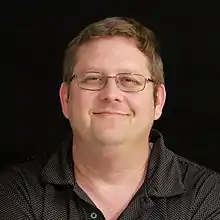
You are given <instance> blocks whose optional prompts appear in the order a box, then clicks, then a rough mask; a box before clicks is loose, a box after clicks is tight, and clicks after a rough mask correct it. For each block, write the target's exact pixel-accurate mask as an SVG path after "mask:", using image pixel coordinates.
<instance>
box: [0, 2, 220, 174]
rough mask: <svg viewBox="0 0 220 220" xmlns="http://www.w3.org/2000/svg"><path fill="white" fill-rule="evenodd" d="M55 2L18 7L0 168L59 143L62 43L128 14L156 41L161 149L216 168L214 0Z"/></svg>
mask: <svg viewBox="0 0 220 220" xmlns="http://www.w3.org/2000/svg"><path fill="white" fill-rule="evenodd" d="M60 2H61V1H59V2H57V3H56V2H52V1H51V2H49V1H44V2H43V3H42V2H40V1H29V3H26V4H23V5H22V4H21V5H20V6H19V7H17V14H18V17H17V27H16V70H15V71H16V72H15V75H16V92H15V94H16V107H15V108H16V109H15V113H16V134H15V135H16V143H15V144H9V142H10V141H9V142H8V144H3V145H2V147H1V149H0V150H1V152H0V155H1V158H0V161H1V164H0V166H1V168H3V167H6V166H8V165H10V164H12V163H16V162H19V161H23V160H28V159H31V158H33V157H37V156H39V155H42V154H45V153H48V152H49V153H50V152H51V151H53V150H54V149H55V148H56V147H58V146H59V145H60V143H61V142H62V140H64V138H65V137H66V134H67V133H68V132H69V131H70V129H69V126H68V122H67V121H66V120H65V119H64V118H63V116H62V113H61V108H60V104H59V86H60V84H61V80H62V61H63V54H64V50H65V48H66V46H67V44H68V43H69V42H70V41H71V39H72V38H73V37H74V36H76V35H77V34H78V33H79V31H80V30H82V28H84V27H85V25H88V24H89V23H91V22H94V21H97V20H100V19H103V18H105V17H109V16H126V17H133V18H135V19H137V20H138V21H140V22H141V23H143V24H144V25H146V26H147V27H149V28H151V29H152V30H153V31H154V32H155V33H156V35H157V38H158V40H159V42H160V45H161V55H162V58H163V61H164V66H165V81H166V88H167V102H166V105H165V109H164V113H163V116H162V118H161V119H160V121H158V122H157V123H156V124H155V127H156V128H157V129H159V130H160V131H161V132H162V133H163V135H164V138H165V143H166V145H167V147H168V148H170V149H172V150H173V151H175V152H176V153H178V154H180V155H182V156H184V157H187V158H188V159H190V160H192V161H194V162H196V163H199V164H201V165H205V166H207V167H209V168H211V169H214V170H216V171H218V172H220V162H219V161H220V156H219V155H220V154H219V148H220V144H219V136H220V128H219V125H220V115H219V112H220V91H219V89H220V81H219V80H220V70H219V69H220V56H219V53H220V16H219V7H218V4H217V3H218V1H216V2H211V1H208V2H207V1H206V2H204V3H201V1H200V2H199V1H198V2H196V1H192V2H190V3H188V4H187V3H186V2H185V1H184V4H183V3H181V1H176V2H177V3H172V2H169V1H160V2H159V1H143V2H142V1H140V2H142V3H138V2H139V1H136V4H135V3H134V1H133V3H132V4H131V3H129V1H100V2H98V1H80V2H78V3H74V2H75V1H73V3H72V4H67V3H66V4H65V3H60ZM63 2H65V1H63ZM131 2H132V1H131ZM58 3H59V4H58ZM27 4H28V5H27Z"/></svg>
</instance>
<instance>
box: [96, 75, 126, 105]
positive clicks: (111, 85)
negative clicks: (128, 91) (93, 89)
mask: <svg viewBox="0 0 220 220" xmlns="http://www.w3.org/2000/svg"><path fill="white" fill-rule="evenodd" d="M99 97H100V99H101V100H106V101H110V102H114V101H116V102H121V101H122V100H123V94H122V91H121V90H120V89H119V88H118V86H117V84H116V80H115V78H108V81H107V83H106V85H105V87H104V88H103V89H102V90H101V91H100V93H99Z"/></svg>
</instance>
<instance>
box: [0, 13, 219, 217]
mask: <svg viewBox="0 0 220 220" xmlns="http://www.w3.org/2000/svg"><path fill="white" fill-rule="evenodd" d="M165 99H166V91H165V86H164V77H163V65H162V61H161V58H160V56H159V55H158V53H157V48H156V42H155V38H154V35H153V33H152V31H150V30H149V29H147V28H146V27H144V26H142V25H141V24H139V23H138V22H136V21H134V20H132V19H126V18H117V17H115V18H107V19H104V20H102V21H99V22H96V23H93V24H91V25H89V26H88V27H86V28H85V29H84V30H83V31H82V32H81V33H80V34H79V35H78V36H77V37H76V38H75V39H74V40H73V41H72V42H71V43H70V44H69V46H68V48H67V51H66V54H65V62H64V76H63V83H62V85H61V88H60V100H61V105H62V111H63V114H64V116H65V117H66V118H67V119H68V120H69V122H70V124H71V128H72V131H73V135H72V137H71V138H70V140H67V141H66V142H65V143H64V145H63V146H62V148H61V149H60V150H59V151H58V152H56V153H55V154H54V155H52V156H51V158H50V159H49V160H45V161H41V160H40V161H38V160H36V161H34V162H28V163H25V164H21V165H18V166H14V167H12V168H11V169H10V170H8V171H7V172H5V173H3V174H2V175H1V178H0V216H1V218H2V219H47V220H49V219H51V220H52V219H53V220H55V219H74V220H80V219H103V220H104V219H107V220H116V219H126V220H128V219H131V220H134V219H139V220H144V219H154V220H161V219H173V220H174V219H176V220H177V219H178V220H181V219H193V220H203V219H206V220H208V219H209V220H211V219H212V220H217V219H218V220H219V219H220V176H219V174H217V173H215V172H213V171H211V170H208V169H206V168H204V167H201V166H199V165H196V164H194V163H192V162H190V161H188V160H187V159H184V158H182V157H180V156H178V155H176V154H175V153H173V152H171V151H170V150H169V149H167V148H166V147H165V146H164V142H163V137H162V135H161V134H160V133H159V132H158V131H156V130H154V129H152V125H153V122H154V120H157V119H159V118H160V116H161V114H162V110H163V106H164V103H165Z"/></svg>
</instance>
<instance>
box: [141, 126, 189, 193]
mask: <svg viewBox="0 0 220 220" xmlns="http://www.w3.org/2000/svg"><path fill="white" fill-rule="evenodd" d="M150 141H151V142H152V143H153V147H152V151H151V155H150V160H149V165H148V166H149V167H148V171H147V176H146V181H145V186H146V188H145V189H146V192H147V194H148V196H149V197H151V196H155V197H170V196H175V195H180V194H183V193H184V192H185V187H184V184H183V182H182V176H183V174H182V171H181V167H180V164H179V161H178V156H177V155H176V154H175V153H173V152H172V151H171V150H169V149H167V148H166V146H165V144H164V140H163V136H162V134H161V133H160V132H158V131H156V130H154V129H152V131H151V135H150Z"/></svg>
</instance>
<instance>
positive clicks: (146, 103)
mask: <svg viewBox="0 0 220 220" xmlns="http://www.w3.org/2000/svg"><path fill="white" fill-rule="evenodd" d="M131 100H132V102H131V105H132V108H133V109H134V111H135V114H136V115H138V117H139V118H146V117H147V116H151V115H152V114H154V99H153V95H152V97H151V96H149V95H148V94H147V95H146V94H143V95H141V96H138V97H133V98H132V99H131Z"/></svg>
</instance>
